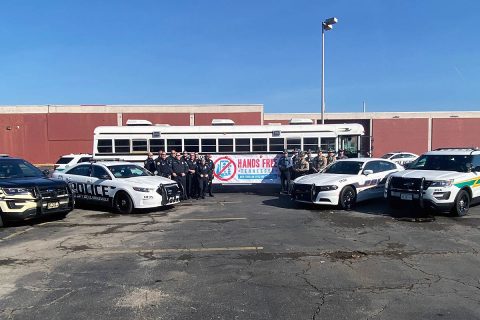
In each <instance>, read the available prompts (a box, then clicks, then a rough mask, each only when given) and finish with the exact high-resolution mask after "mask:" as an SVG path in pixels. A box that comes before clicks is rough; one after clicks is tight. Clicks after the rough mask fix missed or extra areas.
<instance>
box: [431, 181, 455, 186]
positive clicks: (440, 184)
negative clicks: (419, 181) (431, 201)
mask: <svg viewBox="0 0 480 320" xmlns="http://www.w3.org/2000/svg"><path fill="white" fill-rule="evenodd" d="M452 182H453V180H437V181H432V183H431V184H430V187H450V186H451V185H452Z"/></svg>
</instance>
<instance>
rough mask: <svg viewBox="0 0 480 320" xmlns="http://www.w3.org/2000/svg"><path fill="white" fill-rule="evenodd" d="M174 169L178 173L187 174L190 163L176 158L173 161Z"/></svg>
mask: <svg viewBox="0 0 480 320" xmlns="http://www.w3.org/2000/svg"><path fill="white" fill-rule="evenodd" d="M172 171H173V172H174V173H175V174H177V175H180V174H182V173H185V174H186V173H187V172H188V164H187V163H186V162H185V161H184V160H182V159H180V160H177V159H175V160H173V161H172Z"/></svg>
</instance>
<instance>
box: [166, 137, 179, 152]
mask: <svg viewBox="0 0 480 320" xmlns="http://www.w3.org/2000/svg"><path fill="white" fill-rule="evenodd" d="M167 148H168V151H171V150H175V151H182V139H167Z"/></svg>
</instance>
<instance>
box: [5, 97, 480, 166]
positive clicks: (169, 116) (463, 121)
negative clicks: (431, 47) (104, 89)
mask: <svg viewBox="0 0 480 320" xmlns="http://www.w3.org/2000/svg"><path fill="white" fill-rule="evenodd" d="M292 118H308V119H312V120H314V121H316V122H317V123H319V122H320V120H319V119H320V114H318V113H315V114H265V113H264V110H263V105H261V104H257V105H139V106H132V105H125V106H120V105H116V106H105V105H101V106H100V105H78V106H59V105H55V106H53V105H49V106H0V153H7V154H11V155H15V156H18V157H23V158H25V159H28V160H29V161H31V162H33V163H37V164H38V163H52V162H54V161H55V160H56V159H57V158H58V157H59V156H60V155H63V154H68V153H91V152H92V140H93V130H94V128H95V127H97V126H102V125H125V124H126V121H127V120H129V119H144V120H149V121H151V122H152V123H154V124H155V123H162V124H170V125H197V126H198V125H205V126H208V125H210V124H211V122H212V120H213V119H232V120H233V121H234V122H235V124H236V125H261V124H268V123H282V124H288V123H289V121H290V119H292ZM325 123H360V124H362V125H363V126H364V128H365V132H366V136H365V137H364V138H363V139H362V144H363V145H364V148H363V149H364V150H365V148H366V149H367V150H368V149H370V148H371V150H372V151H373V155H374V156H380V155H382V154H384V153H386V152H389V151H394V150H405V151H411V152H415V153H423V152H425V151H427V150H431V149H434V148H439V147H457V146H480V112H453V111H452V112H428V113H424V112H412V113H401V112H400V113H398V112H381V113H329V114H326V115H325Z"/></svg>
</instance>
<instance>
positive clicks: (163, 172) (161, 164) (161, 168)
mask: <svg viewBox="0 0 480 320" xmlns="http://www.w3.org/2000/svg"><path fill="white" fill-rule="evenodd" d="M155 164H156V165H157V174H158V175H159V176H162V177H169V176H171V175H172V172H173V171H172V167H171V166H170V165H169V164H168V161H167V159H165V160H164V159H162V158H157V159H156V160H155Z"/></svg>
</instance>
